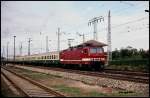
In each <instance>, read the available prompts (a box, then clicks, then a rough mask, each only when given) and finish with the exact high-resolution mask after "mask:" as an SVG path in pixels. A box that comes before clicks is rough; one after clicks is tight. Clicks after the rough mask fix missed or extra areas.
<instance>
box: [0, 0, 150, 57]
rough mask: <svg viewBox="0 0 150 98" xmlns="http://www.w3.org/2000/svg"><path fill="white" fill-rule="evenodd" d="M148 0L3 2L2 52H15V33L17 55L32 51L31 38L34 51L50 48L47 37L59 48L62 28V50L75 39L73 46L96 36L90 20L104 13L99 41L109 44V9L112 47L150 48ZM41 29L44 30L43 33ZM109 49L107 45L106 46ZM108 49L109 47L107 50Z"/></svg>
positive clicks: (10, 53) (100, 25) (99, 29)
mask: <svg viewBox="0 0 150 98" xmlns="http://www.w3.org/2000/svg"><path fill="white" fill-rule="evenodd" d="M145 9H148V10H149V2H148V1H121V2H120V1H1V54H2V53H3V55H5V56H6V47H7V42H9V45H8V46H9V56H11V55H13V40H14V39H13V36H14V35H16V55H19V54H20V51H19V47H20V43H21V42H22V55H27V54H28V39H29V38H31V39H32V41H31V54H35V53H41V52H45V51H46V36H48V39H49V40H51V41H49V50H50V51H56V50H57V35H56V32H57V29H58V27H60V32H61V36H60V40H61V43H60V49H61V50H62V49H66V48H68V41H67V39H70V38H73V39H74V40H73V42H72V43H71V44H72V45H73V46H74V45H77V44H80V43H81V42H82V37H80V36H79V35H77V34H76V32H79V33H81V34H83V33H84V34H85V40H86V41H87V40H90V39H93V26H92V25H91V26H88V22H89V20H90V19H92V18H94V17H98V16H103V17H104V21H103V22H99V23H98V25H97V28H98V41H100V42H103V43H106V44H107V26H108V11H109V10H110V11H111V37H112V50H115V48H117V49H120V48H122V47H124V48H125V47H127V46H132V47H133V48H137V49H140V48H143V49H145V50H147V49H149V13H147V12H145V11H144V10H145ZM40 32H42V33H41V34H40ZM106 48H107V47H106ZM106 48H105V49H106Z"/></svg>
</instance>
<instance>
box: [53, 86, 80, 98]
mask: <svg viewBox="0 0 150 98" xmlns="http://www.w3.org/2000/svg"><path fill="white" fill-rule="evenodd" d="M53 88H55V89H57V90H59V91H61V92H64V93H67V94H69V95H71V96H75V97H77V96H82V94H81V91H80V89H79V88H76V87H67V86H65V85H55V86H53Z"/></svg>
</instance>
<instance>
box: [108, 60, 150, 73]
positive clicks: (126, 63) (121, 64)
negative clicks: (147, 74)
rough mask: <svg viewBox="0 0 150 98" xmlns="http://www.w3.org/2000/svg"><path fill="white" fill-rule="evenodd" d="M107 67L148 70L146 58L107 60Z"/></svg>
mask: <svg viewBox="0 0 150 98" xmlns="http://www.w3.org/2000/svg"><path fill="white" fill-rule="evenodd" d="M108 67H109V68H113V69H120V70H135V71H148V70H149V60H148V59H124V60H123V59H122V60H112V61H109V66H108Z"/></svg>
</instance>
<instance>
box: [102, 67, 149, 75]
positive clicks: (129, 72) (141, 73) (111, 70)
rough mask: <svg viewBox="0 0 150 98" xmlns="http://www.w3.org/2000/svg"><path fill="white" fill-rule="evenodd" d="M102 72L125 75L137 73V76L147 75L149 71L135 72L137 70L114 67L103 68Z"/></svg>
mask: <svg viewBox="0 0 150 98" xmlns="http://www.w3.org/2000/svg"><path fill="white" fill-rule="evenodd" d="M104 72H106V73H114V74H126V75H133V76H135V75H137V76H145V77H148V76H149V73H146V72H137V71H122V70H116V69H105V70H104Z"/></svg>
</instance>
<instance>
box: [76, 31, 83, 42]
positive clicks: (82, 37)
mask: <svg viewBox="0 0 150 98" xmlns="http://www.w3.org/2000/svg"><path fill="white" fill-rule="evenodd" d="M77 34H78V35H79V36H82V38H83V43H84V42H85V35H84V33H83V34H79V33H78V32H77Z"/></svg>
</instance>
